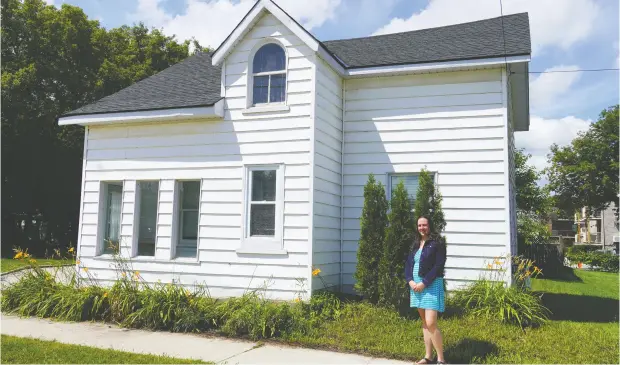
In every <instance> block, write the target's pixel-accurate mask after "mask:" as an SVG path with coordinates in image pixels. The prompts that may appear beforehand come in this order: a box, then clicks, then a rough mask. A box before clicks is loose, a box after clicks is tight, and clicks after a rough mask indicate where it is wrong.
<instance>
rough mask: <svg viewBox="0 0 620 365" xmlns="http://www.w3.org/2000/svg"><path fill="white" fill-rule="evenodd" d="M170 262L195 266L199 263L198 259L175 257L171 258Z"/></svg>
mask: <svg viewBox="0 0 620 365" xmlns="http://www.w3.org/2000/svg"><path fill="white" fill-rule="evenodd" d="M170 261H172V262H179V263H184V264H197V263H199V262H198V257H175V258H173V259H172V260H170Z"/></svg>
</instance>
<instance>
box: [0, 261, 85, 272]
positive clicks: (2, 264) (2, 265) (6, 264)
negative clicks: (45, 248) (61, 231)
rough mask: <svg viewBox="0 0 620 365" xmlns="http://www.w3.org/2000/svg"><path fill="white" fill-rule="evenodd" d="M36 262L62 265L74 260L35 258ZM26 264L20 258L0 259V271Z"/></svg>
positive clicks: (26, 264) (10, 269)
mask: <svg viewBox="0 0 620 365" xmlns="http://www.w3.org/2000/svg"><path fill="white" fill-rule="evenodd" d="M37 263H38V264H39V265H64V264H73V263H75V261H73V260H56V259H37ZM24 266H28V263H26V262H24V261H20V260H14V259H1V261H0V269H1V270H2V272H7V271H13V270H15V269H19V268H20V267H24Z"/></svg>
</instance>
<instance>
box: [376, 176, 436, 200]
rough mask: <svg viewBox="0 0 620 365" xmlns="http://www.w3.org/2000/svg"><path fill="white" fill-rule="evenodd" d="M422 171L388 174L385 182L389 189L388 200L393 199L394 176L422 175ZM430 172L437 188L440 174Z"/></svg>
mask: <svg viewBox="0 0 620 365" xmlns="http://www.w3.org/2000/svg"><path fill="white" fill-rule="evenodd" d="M420 172H421V171H412V172H388V173H386V174H385V182H386V184H385V185H386V187H385V188H386V189H387V200H388V201H390V199H392V179H391V178H392V176H409V175H418V176H419V175H420ZM428 172H429V173H430V174H431V175H432V176H433V182H434V183H435V186H437V185H438V181H439V172H438V171H436V170H428Z"/></svg>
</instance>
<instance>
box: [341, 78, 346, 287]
mask: <svg viewBox="0 0 620 365" xmlns="http://www.w3.org/2000/svg"><path fill="white" fill-rule="evenodd" d="M346 83H347V80H346V79H345V78H344V77H343V78H342V133H341V144H340V291H343V286H344V274H343V268H344V262H343V258H342V256H343V252H344V116H345V110H346V105H347V104H346V95H345V93H346V91H347V87H346Z"/></svg>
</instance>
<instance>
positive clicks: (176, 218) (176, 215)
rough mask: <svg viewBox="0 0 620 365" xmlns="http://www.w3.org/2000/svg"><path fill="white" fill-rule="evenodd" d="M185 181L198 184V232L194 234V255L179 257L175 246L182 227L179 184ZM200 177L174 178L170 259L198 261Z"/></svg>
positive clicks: (179, 238) (201, 182)
mask: <svg viewBox="0 0 620 365" xmlns="http://www.w3.org/2000/svg"><path fill="white" fill-rule="evenodd" d="M187 181H197V182H198V184H199V189H200V190H199V193H198V209H197V212H198V231H197V232H198V233H197V236H196V257H179V256H177V247H178V245H179V243H180V242H181V241H182V240H183V237H182V234H183V233H182V227H183V222H182V219H183V208H182V205H183V200H182V197H181V184H182V183H184V182H187ZM202 184H203V180H202V179H188V180H175V182H174V198H173V199H174V200H173V204H174V208H173V222H174V226H173V227H172V247H171V250H170V259H171V260H173V261H186V262H194V261H198V258H199V257H200V254H199V247H200V208H201V207H200V206H201V202H202Z"/></svg>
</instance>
